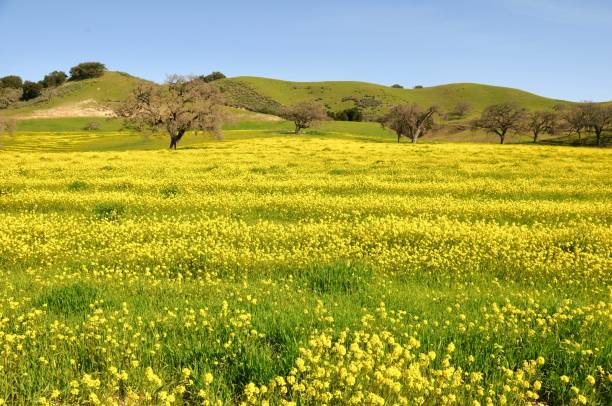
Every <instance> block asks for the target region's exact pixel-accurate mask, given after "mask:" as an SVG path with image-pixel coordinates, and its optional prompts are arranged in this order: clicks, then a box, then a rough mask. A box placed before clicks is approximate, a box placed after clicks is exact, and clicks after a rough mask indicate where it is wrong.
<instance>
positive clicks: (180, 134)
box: [170, 130, 185, 150]
mask: <svg viewBox="0 0 612 406" xmlns="http://www.w3.org/2000/svg"><path fill="white" fill-rule="evenodd" d="M183 135H185V131H183V130H180V131H179V132H178V133H176V135H175V134H170V149H172V150H176V145H177V144H178V142H179V141H180V140H181V138H183Z"/></svg>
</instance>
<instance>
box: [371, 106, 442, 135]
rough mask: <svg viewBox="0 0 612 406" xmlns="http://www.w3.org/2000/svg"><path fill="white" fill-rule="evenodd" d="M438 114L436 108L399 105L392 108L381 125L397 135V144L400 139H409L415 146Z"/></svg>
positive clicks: (430, 127) (431, 125) (431, 126)
mask: <svg viewBox="0 0 612 406" xmlns="http://www.w3.org/2000/svg"><path fill="white" fill-rule="evenodd" d="M437 112H438V108H437V107H436V106H430V107H428V108H427V109H423V108H421V107H419V106H418V105H417V104H399V105H397V106H393V107H392V108H391V110H389V112H388V113H387V114H385V116H384V117H383V118H382V119H381V124H382V126H383V127H385V128H390V129H392V130H393V131H395V134H397V142H398V143H399V142H400V139H401V137H407V138H410V140H411V141H412V143H413V144H416V142H417V140H418V139H419V138H420V137H423V136H424V135H425V134H426V133H427V131H429V130H431V129H432V128H433V126H434V119H433V117H434V114H436V113H437Z"/></svg>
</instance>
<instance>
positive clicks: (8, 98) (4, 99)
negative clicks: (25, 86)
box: [0, 87, 22, 109]
mask: <svg viewBox="0 0 612 406" xmlns="http://www.w3.org/2000/svg"><path fill="white" fill-rule="evenodd" d="M21 94H22V91H21V89H13V88H10V87H6V88H0V109H5V108H7V107H8V106H10V105H11V104H13V103H15V102H17V101H19V99H21Z"/></svg>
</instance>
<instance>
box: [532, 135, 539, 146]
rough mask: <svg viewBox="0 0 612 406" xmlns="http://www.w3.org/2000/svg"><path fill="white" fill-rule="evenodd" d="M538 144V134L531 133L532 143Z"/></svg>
mask: <svg viewBox="0 0 612 406" xmlns="http://www.w3.org/2000/svg"><path fill="white" fill-rule="evenodd" d="M536 142H538V133H533V143H534V144H535V143H536Z"/></svg>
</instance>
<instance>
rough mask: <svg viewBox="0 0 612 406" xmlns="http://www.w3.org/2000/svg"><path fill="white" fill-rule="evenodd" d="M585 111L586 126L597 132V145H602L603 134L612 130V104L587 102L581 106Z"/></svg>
mask: <svg viewBox="0 0 612 406" xmlns="http://www.w3.org/2000/svg"><path fill="white" fill-rule="evenodd" d="M579 108H580V109H581V110H582V112H583V119H584V127H585V128H586V129H587V130H589V131H591V132H594V133H595V137H596V138H597V146H598V147H601V146H602V139H601V135H602V134H603V132H604V131H612V106H609V105H608V106H607V105H602V104H595V103H585V104H583V105H581V106H580V107H579Z"/></svg>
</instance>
